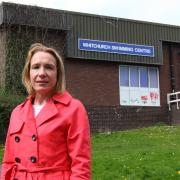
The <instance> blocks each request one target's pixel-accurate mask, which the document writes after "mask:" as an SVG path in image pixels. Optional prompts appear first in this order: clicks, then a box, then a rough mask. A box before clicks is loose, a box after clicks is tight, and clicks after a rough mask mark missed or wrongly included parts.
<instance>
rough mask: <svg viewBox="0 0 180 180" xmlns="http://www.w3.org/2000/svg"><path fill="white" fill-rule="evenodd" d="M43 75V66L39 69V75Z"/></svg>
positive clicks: (44, 73)
mask: <svg viewBox="0 0 180 180" xmlns="http://www.w3.org/2000/svg"><path fill="white" fill-rule="evenodd" d="M45 75H46V72H45V69H44V68H43V67H41V68H40V69H39V76H45Z"/></svg>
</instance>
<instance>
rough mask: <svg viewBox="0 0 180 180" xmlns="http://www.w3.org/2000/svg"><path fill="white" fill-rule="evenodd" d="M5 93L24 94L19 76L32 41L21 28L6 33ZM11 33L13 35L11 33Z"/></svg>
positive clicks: (29, 35)
mask: <svg viewBox="0 0 180 180" xmlns="http://www.w3.org/2000/svg"><path fill="white" fill-rule="evenodd" d="M7 32H8V33H7V35H8V36H7V39H8V41H7V45H6V46H7V47H6V65H5V74H6V77H5V91H6V92H9V93H13V94H18V95H20V94H25V93H26V91H25V88H24V87H23V86H22V83H21V74H22V70H23V66H24V63H25V59H26V55H27V51H28V49H29V47H30V45H31V43H32V41H33V38H32V34H31V33H30V32H31V31H29V32H26V31H25V29H24V28H22V27H20V26H19V27H13V28H11V29H10V30H9V31H7ZM12 32H13V33H12Z"/></svg>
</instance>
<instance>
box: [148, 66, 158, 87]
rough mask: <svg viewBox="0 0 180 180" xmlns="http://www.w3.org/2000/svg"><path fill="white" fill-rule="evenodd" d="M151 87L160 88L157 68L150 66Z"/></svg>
mask: <svg viewBox="0 0 180 180" xmlns="http://www.w3.org/2000/svg"><path fill="white" fill-rule="evenodd" d="M149 77H150V88H158V73H157V69H156V68H149Z"/></svg>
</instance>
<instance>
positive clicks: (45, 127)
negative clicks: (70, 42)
mask: <svg viewBox="0 0 180 180" xmlns="http://www.w3.org/2000/svg"><path fill="white" fill-rule="evenodd" d="M22 81H23V84H24V86H25V87H26V89H27V92H28V93H29V97H28V98H27V99H26V100H25V101H24V102H23V103H22V104H20V105H18V106H17V107H16V108H15V109H14V110H13V112H12V114H11V118H10V124H9V129H8V133H7V138H6V145H5V153H4V159H3V165H2V175H1V180H90V130H89V124H88V117H87V114H86V111H85V108H84V107H83V105H82V104H81V102H80V101H78V100H76V99H74V98H72V96H71V95H70V94H69V93H68V92H67V91H66V90H65V74H64V65H63V61H62V58H61V57H60V56H59V55H58V53H57V52H56V51H55V50H54V49H52V48H49V47H46V46H44V45H42V44H39V43H36V44H33V45H32V46H31V48H30V50H29V52H28V56H27V60H26V63H25V66H24V70H23V74H22Z"/></svg>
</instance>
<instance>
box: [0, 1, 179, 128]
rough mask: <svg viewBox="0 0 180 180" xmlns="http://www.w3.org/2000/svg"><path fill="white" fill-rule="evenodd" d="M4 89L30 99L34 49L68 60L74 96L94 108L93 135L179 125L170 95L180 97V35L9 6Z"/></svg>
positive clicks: (174, 29) (1, 9)
mask: <svg viewBox="0 0 180 180" xmlns="http://www.w3.org/2000/svg"><path fill="white" fill-rule="evenodd" d="M0 42H1V43H0V44H1V45H0V54H1V56H0V64H1V66H0V87H1V89H4V90H6V91H7V90H9V89H11V91H12V92H13V93H23V92H24V91H23V89H22V85H21V81H20V79H21V77H20V76H21V71H22V67H23V65H24V59H25V57H26V52H27V49H28V47H29V46H30V45H31V43H34V42H42V43H44V44H46V45H49V46H52V47H54V48H56V49H57V50H58V51H59V53H61V54H62V55H63V56H64V63H65V69H66V82H67V89H68V91H69V92H70V93H71V94H72V95H73V96H74V97H76V98H78V99H80V100H81V101H82V102H83V103H84V105H85V106H86V108H87V111H88V115H89V119H90V124H91V128H92V130H93V131H107V130H122V129H128V128H137V127H144V126H149V125H152V124H154V123H156V122H159V121H164V122H166V123H169V124H171V120H170V118H169V113H168V106H167V93H170V92H173V91H178V90H179V89H180V79H179V78H180V71H179V68H180V67H179V66H180V60H179V58H180V27H178V26H172V25H164V24H158V23H150V22H142V21H134V20H129V19H121V18H113V17H107V16H98V15H92V14H85V13H76V12H70V11H63V10H55V9H48V8H41V7H36V6H26V5H20V4H13V3H2V4H1V6H0Z"/></svg>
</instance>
